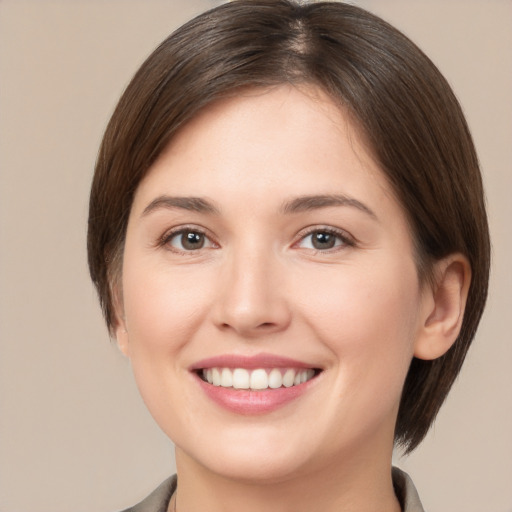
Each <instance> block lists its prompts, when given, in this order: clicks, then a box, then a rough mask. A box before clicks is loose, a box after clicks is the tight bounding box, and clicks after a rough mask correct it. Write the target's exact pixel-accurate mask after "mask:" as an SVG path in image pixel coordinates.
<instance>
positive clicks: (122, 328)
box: [111, 286, 130, 358]
mask: <svg viewBox="0 0 512 512" xmlns="http://www.w3.org/2000/svg"><path fill="white" fill-rule="evenodd" d="M119 288H120V287H119V286H112V287H111V297H112V302H113V306H114V314H115V318H114V322H115V324H114V326H113V333H114V335H115V338H116V342H117V346H118V347H119V350H120V351H121V352H122V353H123V354H124V355H125V356H126V357H128V358H129V357H130V350H129V348H130V347H129V343H128V331H127V329H126V318H125V314H124V305H123V298H122V292H121V290H120V289H119Z"/></svg>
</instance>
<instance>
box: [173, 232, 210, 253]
mask: <svg viewBox="0 0 512 512" xmlns="http://www.w3.org/2000/svg"><path fill="white" fill-rule="evenodd" d="M164 242H165V244H167V245H169V246H171V247H172V248H173V249H176V250H178V251H183V252H185V251H187V252H188V251H197V250H199V249H205V248H209V247H213V246H214V244H213V242H212V241H211V240H210V239H209V238H208V237H207V236H206V235H205V234H204V233H203V232H201V231H198V230H195V229H180V230H179V231H175V232H173V233H171V234H169V235H168V236H167V237H166V238H165V241H164Z"/></svg>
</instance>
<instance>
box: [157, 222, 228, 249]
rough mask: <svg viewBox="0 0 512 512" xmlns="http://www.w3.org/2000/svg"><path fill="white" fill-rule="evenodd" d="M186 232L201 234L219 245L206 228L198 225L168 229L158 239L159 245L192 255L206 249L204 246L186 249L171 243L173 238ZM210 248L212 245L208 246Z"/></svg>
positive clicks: (211, 242) (213, 244) (212, 243)
mask: <svg viewBox="0 0 512 512" xmlns="http://www.w3.org/2000/svg"><path fill="white" fill-rule="evenodd" d="M186 233H194V234H197V235H201V236H203V237H204V238H205V240H208V241H209V243H210V244H211V245H212V246H214V247H215V246H217V247H218V244H217V243H216V242H215V241H214V240H213V237H212V236H210V235H209V234H208V233H207V232H206V230H204V229H202V228H198V227H196V226H180V227H178V228H175V229H172V230H170V231H167V232H166V233H164V234H163V235H162V237H161V238H160V239H159V240H158V243H157V245H158V246H159V247H167V248H168V249H169V250H170V251H172V252H174V253H176V254H182V255H190V254H192V253H194V252H197V251H199V250H200V249H204V247H200V248H199V249H196V250H186V249H178V248H176V247H172V246H171V245H170V242H171V241H172V239H173V238H175V237H177V236H179V235H181V236H183V235H184V234H186ZM207 248H208V249H209V248H211V247H207Z"/></svg>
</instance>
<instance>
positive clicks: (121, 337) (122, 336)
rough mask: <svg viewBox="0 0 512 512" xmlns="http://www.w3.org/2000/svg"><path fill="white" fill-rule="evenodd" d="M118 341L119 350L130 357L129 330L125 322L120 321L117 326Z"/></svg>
mask: <svg viewBox="0 0 512 512" xmlns="http://www.w3.org/2000/svg"><path fill="white" fill-rule="evenodd" d="M115 333H116V341H117V346H118V347H119V350H120V351H121V352H122V353H123V354H124V355H125V356H126V357H128V358H129V357H130V349H129V343H128V331H127V330H126V327H125V325H124V322H118V323H117V325H116V328H115Z"/></svg>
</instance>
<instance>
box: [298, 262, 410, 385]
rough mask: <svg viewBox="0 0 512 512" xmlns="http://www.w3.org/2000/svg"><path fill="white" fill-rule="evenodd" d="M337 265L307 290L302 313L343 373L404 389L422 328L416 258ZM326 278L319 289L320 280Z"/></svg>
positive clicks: (346, 377)
mask: <svg viewBox="0 0 512 512" xmlns="http://www.w3.org/2000/svg"><path fill="white" fill-rule="evenodd" d="M398 263H401V264H397V263H396V262H393V261H392V262H389V263H386V262H381V263H380V265H369V266H367V267H365V268H361V267H357V268H356V267H352V268H351V267H348V266H347V267H344V268H342V269H333V270H334V271H333V272H329V274H330V275H326V276H325V277H324V278H323V279H318V276H316V277H315V278H313V277H312V279H311V281H310V286H307V284H308V283H306V287H305V288H304V290H307V292H308V293H307V294H304V291H303V296H304V299H303V301H302V302H303V307H302V311H303V316H304V318H306V321H307V322H308V324H309V326H310V328H311V329H314V331H315V332H316V333H317V335H318V336H319V338H320V339H321V341H322V342H323V343H324V344H325V345H327V347H328V348H329V349H330V350H331V352H332V353H333V354H334V355H335V358H334V359H335V360H336V361H338V364H339V366H340V368H341V369H342V370H340V372H339V373H340V379H341V380H343V381H348V380H350V381H352V382H351V384H352V386H359V385H360V383H361V382H368V385H369V386H372V387H374V388H375V389H376V388H377V387H378V386H381V385H386V386H392V387H393V388H394V389H401V386H402V385H403V380H404V379H405V374H406V373H407V369H408V367H409V364H410V361H411V359H412V355H413V350H414V341H415V338H416V334H417V329H418V319H419V315H418V313H419V307H420V291H419V285H418V280H417V274H416V269H415V266H414V264H413V263H409V262H408V261H405V262H404V261H403V260H398ZM318 282H324V283H326V286H325V287H323V288H322V289H320V288H319V287H318V285H316V286H315V283H318Z"/></svg>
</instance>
